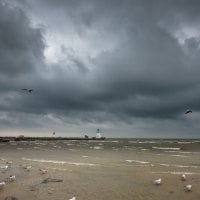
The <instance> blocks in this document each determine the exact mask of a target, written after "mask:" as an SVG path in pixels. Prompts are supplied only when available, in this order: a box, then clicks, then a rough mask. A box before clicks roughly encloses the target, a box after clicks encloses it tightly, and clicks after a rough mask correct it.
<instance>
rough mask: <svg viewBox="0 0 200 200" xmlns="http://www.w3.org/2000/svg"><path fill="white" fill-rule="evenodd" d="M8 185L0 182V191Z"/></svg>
mask: <svg viewBox="0 0 200 200" xmlns="http://www.w3.org/2000/svg"><path fill="white" fill-rule="evenodd" d="M5 185H6V183H5V182H4V181H3V182H0V190H2V189H3V188H4V187H5Z"/></svg>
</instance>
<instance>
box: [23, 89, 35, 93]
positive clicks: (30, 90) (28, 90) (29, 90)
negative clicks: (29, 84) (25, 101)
mask: <svg viewBox="0 0 200 200" xmlns="http://www.w3.org/2000/svg"><path fill="white" fill-rule="evenodd" d="M22 90H24V91H27V92H29V93H31V92H32V91H33V89H27V88H23V89H22Z"/></svg>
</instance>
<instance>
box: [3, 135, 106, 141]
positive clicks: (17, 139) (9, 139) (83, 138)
mask: <svg viewBox="0 0 200 200" xmlns="http://www.w3.org/2000/svg"><path fill="white" fill-rule="evenodd" d="M35 140H47V141H49V140H105V137H101V138H97V137H91V138H89V137H24V136H23V137H0V142H10V141H35Z"/></svg>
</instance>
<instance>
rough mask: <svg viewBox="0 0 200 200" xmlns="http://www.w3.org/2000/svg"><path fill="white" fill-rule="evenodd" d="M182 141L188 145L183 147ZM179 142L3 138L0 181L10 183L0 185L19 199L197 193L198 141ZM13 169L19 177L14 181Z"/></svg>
mask: <svg viewBox="0 0 200 200" xmlns="http://www.w3.org/2000/svg"><path fill="white" fill-rule="evenodd" d="M150 144H151V145H150ZM180 145H181V146H182V147H184V148H185V149H186V150H179V146H180ZM150 146H151V148H150ZM153 146H157V147H158V148H160V149H156V150H155V149H154V148H152V147H153ZM174 146H175V144H174V143H173V144H172V143H166V142H161V143H160V142H159V143H150V142H149V141H148V142H144V141H143V142H142V141H135V142H130V141H129V140H125V141H118V142H116V141H112V140H110V141H106V142H100V141H98V142H77V141H72V142H71V141H69V142H63V141H62V142H61V141H57V142H54V143H51V144H49V143H48V142H44V143H43V142H32V143H27V142H23V143H22V142H21V143H20V142H18V143H17V142H13V143H11V144H3V145H1V153H0V158H1V160H0V166H1V169H0V181H5V182H6V185H5V187H4V188H3V189H1V190H0V200H4V199H6V197H8V196H13V197H16V198H17V199H19V200H27V199H29V200H35V199H38V200H43V199H49V200H55V199H56V200H64V199H71V198H72V197H73V196H74V197H76V199H78V200H79V199H80V200H84V199H87V200H94V199H96V200H103V199H111V200H112V199H115V200H116V199H117V200H121V199H127V200H129V199H130V200H131V199H141V200H160V199H163V200H165V199H174V200H175V199H183V200H184V199H194V200H195V199H198V198H199V196H200V191H199V190H198V188H199V187H200V165H199V164H200V161H199V159H198V158H199V152H198V151H197V149H196V143H195V145H194V146H191V143H188V144H182V143H180V144H178V143H177V141H176V146H177V148H178V149H176V150H174V149H173V148H175V147H174ZM36 147H37V148H36ZM191 147H195V148H194V149H189V148H191ZM170 148H171V150H170ZM184 148H183V149H184ZM191 150H192V151H191ZM11 161H12V163H10V162H11ZM3 166H8V169H3ZM29 166H31V168H30V167H29ZM27 168H28V169H27ZM41 170H46V171H45V173H42V171H41ZM182 174H185V175H186V180H185V181H182V180H181V175H182ZM10 175H15V176H16V180H15V181H13V182H9V181H8V177H9V176H10ZM157 178H161V179H162V183H161V184H160V185H155V184H154V183H153V181H154V180H155V179H157ZM187 184H191V185H192V190H191V191H190V192H188V191H186V189H185V186H186V185H187Z"/></svg>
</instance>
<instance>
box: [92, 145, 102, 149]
mask: <svg viewBox="0 0 200 200" xmlns="http://www.w3.org/2000/svg"><path fill="white" fill-rule="evenodd" d="M93 149H102V147H99V146H95V147H93Z"/></svg>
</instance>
